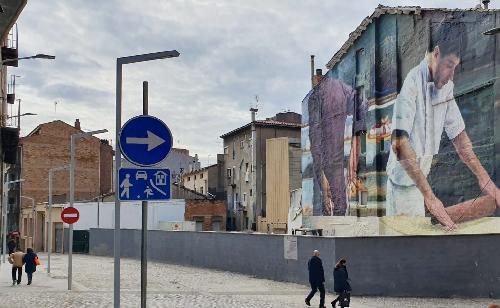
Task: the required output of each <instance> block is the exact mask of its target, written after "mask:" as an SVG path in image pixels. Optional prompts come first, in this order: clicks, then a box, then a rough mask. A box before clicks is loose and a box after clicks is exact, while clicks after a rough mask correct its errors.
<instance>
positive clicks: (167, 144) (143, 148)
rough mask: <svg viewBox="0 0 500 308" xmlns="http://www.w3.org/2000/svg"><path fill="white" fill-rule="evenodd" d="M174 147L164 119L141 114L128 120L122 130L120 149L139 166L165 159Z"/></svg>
mask: <svg viewBox="0 0 500 308" xmlns="http://www.w3.org/2000/svg"><path fill="white" fill-rule="evenodd" d="M171 148H172V133H171V132H170V129H168V127H167V125H166V124H165V123H163V121H162V120H160V119H158V118H156V117H153V116H149V115H141V116H137V117H134V118H132V119H130V120H128V121H127V122H126V123H125V125H123V127H122V129H121V131H120V149H121V152H122V154H123V156H125V158H126V159H127V160H128V161H130V162H131V163H133V164H136V165H139V166H152V165H156V164H158V163H159V162H161V161H162V160H164V159H165V158H166V157H167V155H168V153H169V152H170V149H171Z"/></svg>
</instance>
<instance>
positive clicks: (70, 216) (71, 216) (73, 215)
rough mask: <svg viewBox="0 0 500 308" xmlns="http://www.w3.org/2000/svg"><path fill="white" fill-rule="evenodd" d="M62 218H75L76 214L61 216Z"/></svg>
mask: <svg viewBox="0 0 500 308" xmlns="http://www.w3.org/2000/svg"><path fill="white" fill-rule="evenodd" d="M63 216H64V217H67V218H73V217H74V218H76V217H78V214H63Z"/></svg>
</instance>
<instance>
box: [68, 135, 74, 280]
mask: <svg viewBox="0 0 500 308" xmlns="http://www.w3.org/2000/svg"><path fill="white" fill-rule="evenodd" d="M70 153H71V157H70V163H69V206H70V207H73V203H74V202H75V135H71V144H70ZM68 242H69V244H68V245H69V247H68V290H71V282H72V280H73V224H70V225H69V241H68Z"/></svg>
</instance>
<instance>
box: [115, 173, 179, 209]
mask: <svg viewBox="0 0 500 308" xmlns="http://www.w3.org/2000/svg"><path fill="white" fill-rule="evenodd" d="M118 176H119V182H120V183H119V192H120V193H119V195H118V196H119V198H118V199H119V200H120V201H151V200H168V199H170V170H169V169H158V168H155V169H149V168H142V169H135V168H121V169H120V172H119V174H118Z"/></svg>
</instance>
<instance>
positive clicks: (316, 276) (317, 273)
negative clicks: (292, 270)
mask: <svg viewBox="0 0 500 308" xmlns="http://www.w3.org/2000/svg"><path fill="white" fill-rule="evenodd" d="M307 269H308V270H309V283H310V284H311V292H309V295H307V297H306V300H305V301H306V305H307V306H311V299H312V298H313V296H314V294H316V292H317V291H318V290H319V296H320V297H319V308H324V307H325V285H324V283H325V272H324V271H323V262H322V261H321V259H320V258H319V250H314V251H313V256H312V257H311V259H309V261H308V262H307Z"/></svg>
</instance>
